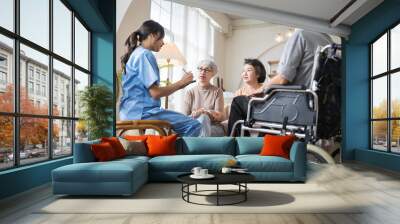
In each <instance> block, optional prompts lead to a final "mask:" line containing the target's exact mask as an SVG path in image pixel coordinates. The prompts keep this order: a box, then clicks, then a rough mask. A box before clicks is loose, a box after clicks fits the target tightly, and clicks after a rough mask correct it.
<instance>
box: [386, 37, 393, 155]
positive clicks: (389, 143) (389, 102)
mask: <svg viewBox="0 0 400 224" xmlns="http://www.w3.org/2000/svg"><path fill="white" fill-rule="evenodd" d="M386 41H387V51H386V54H387V62H386V63H387V64H386V66H387V67H386V71H389V70H390V30H389V31H388V32H387V40H386ZM391 79H392V76H391V74H390V73H389V74H387V85H388V86H387V90H388V92H387V98H388V104H387V110H388V118H392V99H391ZM391 128H392V121H391V120H388V130H387V135H388V141H389V142H388V148H387V150H388V152H391V151H392V135H391Z"/></svg>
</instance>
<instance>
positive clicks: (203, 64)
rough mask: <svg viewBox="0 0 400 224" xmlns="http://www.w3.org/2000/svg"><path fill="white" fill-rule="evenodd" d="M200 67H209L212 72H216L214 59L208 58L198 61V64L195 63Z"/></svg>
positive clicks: (216, 67)
mask: <svg viewBox="0 0 400 224" xmlns="http://www.w3.org/2000/svg"><path fill="white" fill-rule="evenodd" d="M200 67H207V68H210V69H211V70H212V71H213V72H214V74H217V72H218V66H217V64H215V62H214V61H212V60H209V59H205V60H201V61H200V62H199V64H198V65H197V68H200Z"/></svg>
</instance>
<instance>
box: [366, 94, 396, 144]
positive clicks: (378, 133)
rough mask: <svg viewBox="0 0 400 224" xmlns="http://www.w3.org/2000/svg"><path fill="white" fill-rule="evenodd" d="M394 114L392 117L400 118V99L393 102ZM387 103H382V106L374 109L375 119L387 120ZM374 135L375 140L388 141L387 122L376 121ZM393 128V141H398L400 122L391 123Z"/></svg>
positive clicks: (392, 113)
mask: <svg viewBox="0 0 400 224" xmlns="http://www.w3.org/2000/svg"><path fill="white" fill-rule="evenodd" d="M391 107H392V112H391V117H396V118H398V117H400V101H399V100H398V99H394V100H392V104H391ZM387 117H388V113H387V101H386V100H384V101H381V102H380V104H379V105H378V106H376V107H374V108H373V118H375V119H376V118H387ZM373 123H374V124H373V126H372V127H373V133H374V134H373V135H374V139H377V138H378V139H386V136H387V121H375V122H373ZM391 125H392V127H391V129H392V131H391V134H392V141H398V140H399V138H400V122H399V121H398V120H394V121H392V123H391Z"/></svg>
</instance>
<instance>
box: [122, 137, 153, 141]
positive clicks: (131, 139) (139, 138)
mask: <svg viewBox="0 0 400 224" xmlns="http://www.w3.org/2000/svg"><path fill="white" fill-rule="evenodd" d="M148 136H153V135H124V136H123V138H124V139H126V140H129V141H144V142H145V141H146V139H147V137H148Z"/></svg>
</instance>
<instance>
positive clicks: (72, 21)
mask: <svg viewBox="0 0 400 224" xmlns="http://www.w3.org/2000/svg"><path fill="white" fill-rule="evenodd" d="M71 23H72V28H71V30H72V32H71V35H72V38H71V42H72V43H71V46H72V49H71V59H72V64H73V66H72V67H71V93H72V95H71V98H72V99H71V117H73V118H75V12H74V11H72V14H71ZM71 123H72V124H71V125H72V132H71V150H72V155H73V154H74V151H75V150H74V145H75V126H76V121H74V120H73V121H72V122H71Z"/></svg>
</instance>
